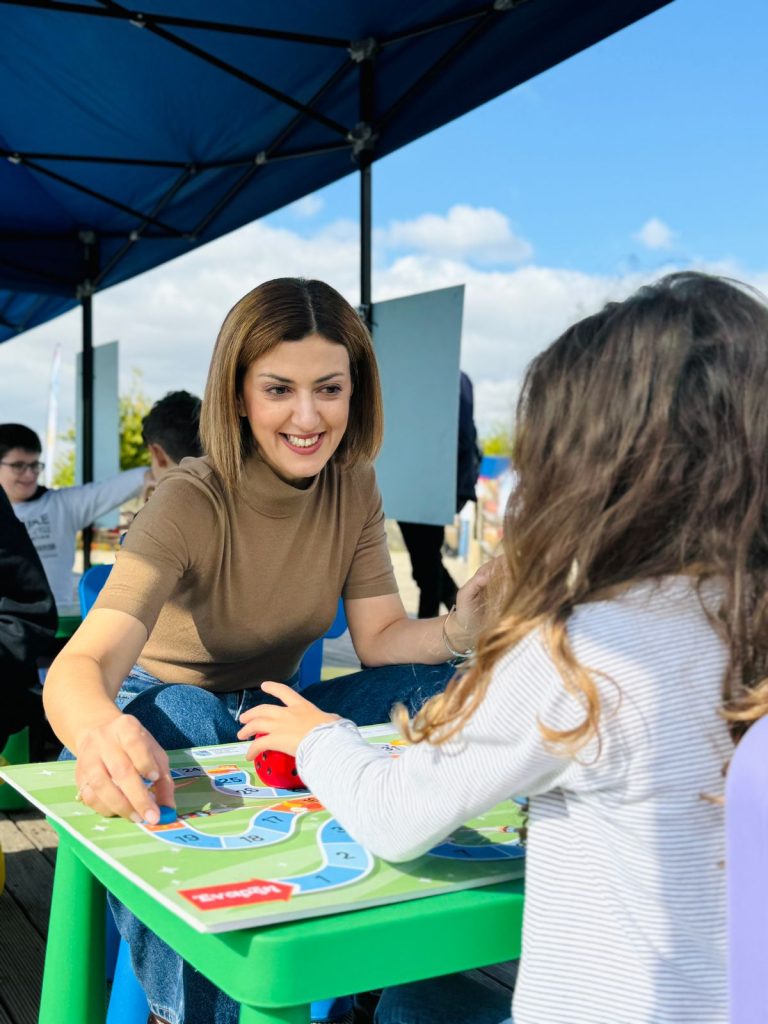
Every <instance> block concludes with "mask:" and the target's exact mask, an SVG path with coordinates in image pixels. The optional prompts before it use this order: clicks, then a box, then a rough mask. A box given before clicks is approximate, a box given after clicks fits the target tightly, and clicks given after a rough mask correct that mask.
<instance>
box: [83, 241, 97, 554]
mask: <svg viewBox="0 0 768 1024" xmlns="http://www.w3.org/2000/svg"><path fill="white" fill-rule="evenodd" d="M80 241H81V242H82V243H83V257H84V259H83V263H84V268H85V279H84V280H83V282H82V284H81V285H80V286H79V287H78V297H79V299H80V304H81V306H82V309H83V358H82V379H81V381H80V404H81V410H82V416H81V418H80V424H81V429H82V444H81V448H80V451H81V453H82V458H83V478H82V482H83V483H84V484H89V483H91V482H92V481H93V291H94V285H93V282H94V281H95V279H96V275H97V274H98V269H99V253H98V242H97V239H96V235H95V234H94V232H93V231H82V232H81V233H80ZM92 540H93V527H92V526H86V527H85V529H84V530H83V572H85V570H86V569H90V567H91V542H92Z"/></svg>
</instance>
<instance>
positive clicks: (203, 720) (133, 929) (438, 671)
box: [109, 662, 454, 1024]
mask: <svg viewBox="0 0 768 1024" xmlns="http://www.w3.org/2000/svg"><path fill="white" fill-rule="evenodd" d="M453 671H454V667H453V665H452V664H451V663H450V662H447V663H445V664H443V665H390V666H386V667H383V668H373V669H364V670H363V671H362V672H355V673H352V674H350V675H347V676H341V677H340V678H338V679H333V680H330V681H328V682H323V683H315V684H313V685H311V686H308V687H306V688H305V689H304V690H302V695H303V696H304V697H306V698H307V700H310V701H312V702H313V703H314V704H316V705H317V706H318V707H320V708H321V709H322V710H323V711H328V712H334V713H336V714H338V715H341V716H342V717H344V718H350V719H351V720H352V721H353V722H356V723H357V724H358V725H375V724H377V723H379V722H386V721H388V719H389V714H390V710H391V708H392V707H393V705H394V704H396V703H398V702H401V703H403V704H405V706H406V707H407V708H408V711H409V713H410V714H414V713H415V712H416V711H417V710H418V709H419V708H420V707H421V705H422V704H423V703H424V702H425V701H426V700H427V699H428V698H429V697H431V696H432V695H433V694H435V693H439V692H441V691H442V690H443V689H445V686H446V684H447V682H448V680H449V679H450V678H451V676H452V675H453ZM288 682H290V683H293V682H295V680H294V679H291V680H288ZM116 702H117V705H118V707H119V708H120V709H121V710H124V709H125V708H126V707H127V706H128V705H129V704H130V709H129V714H131V715H134V716H135V717H136V718H138V719H139V721H140V722H141V723H142V725H143V726H144V728H145V729H147V730H148V732H150V733H151V734H152V735H153V736H154V737H155V739H156V740H157V742H158V743H159V744H160V745H161V746H162V747H163V748H164V749H166V750H174V749H176V748H178V747H204V746H212V745H216V744H219V743H234V742H235V741H236V739H237V731H238V729H239V728H240V723H239V721H238V718H239V716H240V715H241V714H242V713H243V711H247V710H248V709H249V708H251V707H254V706H255V705H257V704H263V703H279V702H278V701H275V700H274V698H271V697H269V696H268V695H267V694H265V693H263V692H262V691H261V690H260V689H253V690H238V691H235V692H233V693H224V694H214V693H210V692H209V691H207V690H202V689H201V688H200V687H197V686H183V685H180V684H173V685H166V684H164V683H160V682H159V681H158V680H157V679H155V678H154V677H153V676H151V675H150V674H149V673H148V672H145V671H144V670H143V669H142V668H141V667H140V666H138V665H137V666H135V667H134V669H133V670H132V672H131V674H130V675H129V676H128V677H127V679H126V680H125V682H124V684H123V686H122V688H121V690H120V692H119V694H118V696H117V699H116ZM109 902H110V906H111V908H112V913H113V914H114V917H115V921H116V923H117V927H118V930H119V931H120V934H121V935H122V936H123V938H124V939H125V940H126V941H127V942H128V945H129V946H130V949H131V959H132V961H133V967H134V970H135V972H136V976H137V978H138V979H139V981H140V983H141V985H142V988H143V989H144V991H145V993H146V995H147V1000H148V1002H149V1005H150V1008H151V1010H152V1012H153V1013H155V1014H156V1015H157V1016H159V1017H161V1018H162V1019H164V1020H167V1021H168V1022H169V1024H237V1019H238V1011H239V1008H238V1005H237V1004H236V1003H235V1002H233V1000H232V999H230V998H229V997H228V996H226V995H224V993H223V992H221V991H219V990H218V989H217V988H215V987H214V986H213V985H212V984H211V983H210V982H209V981H208V980H207V978H205V977H204V976H203V975H202V974H200V973H199V972H198V971H195V970H194V969H193V968H192V967H191V966H190V965H189V964H188V963H186V962H185V961H184V960H182V959H181V957H179V956H178V954H176V953H174V951H173V950H172V949H171V948H170V947H169V946H167V945H166V944H165V943H164V942H162V941H161V940H160V939H159V938H158V937H157V936H156V935H155V934H154V933H153V932H151V931H149V929H148V928H146V927H145V926H144V925H143V924H142V923H141V922H140V921H138V920H137V919H136V918H135V917H134V916H133V914H131V913H130V912H129V911H128V910H127V909H126V908H125V907H124V906H123V905H122V904H121V903H119V902H118V901H117V900H115V899H114V897H111V896H110V898H109Z"/></svg>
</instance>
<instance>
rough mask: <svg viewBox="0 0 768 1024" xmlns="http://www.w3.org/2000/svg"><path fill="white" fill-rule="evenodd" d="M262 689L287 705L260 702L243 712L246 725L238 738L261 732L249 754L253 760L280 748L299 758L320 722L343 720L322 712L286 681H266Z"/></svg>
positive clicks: (244, 738) (250, 759) (247, 737)
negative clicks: (300, 746) (306, 737)
mask: <svg viewBox="0 0 768 1024" xmlns="http://www.w3.org/2000/svg"><path fill="white" fill-rule="evenodd" d="M261 688H262V690H263V691H264V692H265V693H271V694H272V695H273V696H274V697H277V698H278V699H279V700H281V701H282V702H283V704H284V705H285V707H280V706H279V705H276V704H259V705H257V706H256V707H255V708H251V709H250V711H245V712H244V713H243V714H242V715H240V721H241V722H242V723H243V727H242V729H241V730H240V731H239V732H238V734H237V737H238V739H241V740H247V739H249V738H250V737H251V736H255V735H257V734H259V735H258V739H255V740H254V741H253V743H252V744H251V745H250V747H249V748H248V752H247V754H246V755H245V756H246V757H247V758H248V760H249V761H253V760H254V759H255V758H256V757H258V755H259V754H260V753H262V751H264V750H280V751H282V753H284V754H291V755H292V756H293V757H295V756H296V751H297V750H298V748H299V744H300V743H301V741H302V740H303V739H304V737H305V736H306V735H307V733H309V732H311V731H312V730H313V729H314V728H316V726H318V725H327V724H328V723H329V722H338V721H340V719H339V716H338V715H329V714H326V712H325V711H321V710H320V709H319V708H317V707H315V705H314V704H312V703H310V701H308V700H305V699H304V698H303V697H302V696H301V695H300V694H298V693H297V692H296V691H295V690H294V689H293V688H292V687H290V686H286V685H285V683H262V684H261Z"/></svg>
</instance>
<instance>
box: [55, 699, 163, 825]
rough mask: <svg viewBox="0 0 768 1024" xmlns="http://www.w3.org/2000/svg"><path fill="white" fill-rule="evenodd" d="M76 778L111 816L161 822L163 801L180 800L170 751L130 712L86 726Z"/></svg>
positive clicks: (92, 802) (86, 797)
mask: <svg viewBox="0 0 768 1024" xmlns="http://www.w3.org/2000/svg"><path fill="white" fill-rule="evenodd" d="M75 780H76V781H77V785H78V787H79V789H78V799H80V800H82V802H83V803H84V804H87V805H88V806H89V807H91V808H93V810H94V811H97V812H98V813H99V814H103V815H105V816H107V817H114V816H119V817H122V818H130V819H131V821H135V822H140V821H144V822H146V823H147V824H149V825H156V824H157V822H158V821H159V818H160V813H159V809H158V805H161V806H164V807H174V806H175V799H174V794H173V781H172V779H171V776H170V768H169V764H168V755H167V754H166V752H165V751H164V750H163V748H162V747H161V746H160V744H159V743H158V742H157V741H156V740H155V739H154V737H153V736H151V735H150V734H149V733H148V732H147V730H146V729H145V728H144V726H143V725H142V724H141V723H140V722H139V720H138V719H137V718H134V717H133V715H130V714H118V715H117V716H116V717H114V718H112V719H111V720H110V721H109V722H107V723H106V724H104V725H100V726H95V727H91V728H88V729H85V730H83V732H82V733H81V734H80V735H79V736H78V741H77V767H76V769H75ZM145 780H146V781H145ZM150 784H151V787H150Z"/></svg>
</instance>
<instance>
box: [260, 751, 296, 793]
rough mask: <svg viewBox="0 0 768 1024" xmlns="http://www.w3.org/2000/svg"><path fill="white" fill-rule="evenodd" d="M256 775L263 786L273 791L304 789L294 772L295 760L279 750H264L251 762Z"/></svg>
mask: <svg viewBox="0 0 768 1024" xmlns="http://www.w3.org/2000/svg"><path fill="white" fill-rule="evenodd" d="M253 767H254V768H255V769H256V774H257V775H258V777H259V778H260V779H261V781H262V782H263V783H264V785H265V786H274V787H275V789H306V787H305V785H304V783H303V782H302V781H301V779H300V778H299V774H298V772H297V771H296V758H295V757H291V755H290V754H282V753H280V751H279V750H264V751H262V752H261V753H260V754H258V755H257V756H256V760H255V761H254V762H253Z"/></svg>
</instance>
